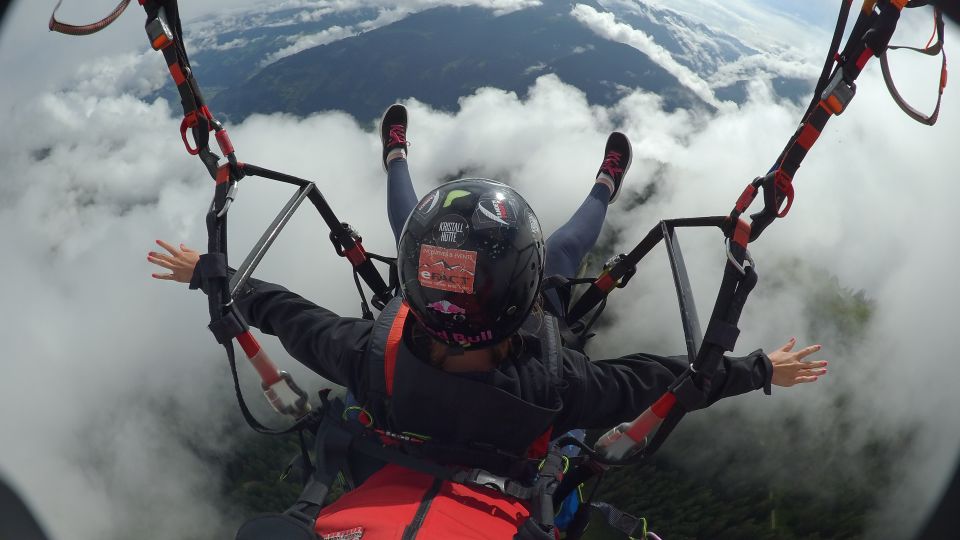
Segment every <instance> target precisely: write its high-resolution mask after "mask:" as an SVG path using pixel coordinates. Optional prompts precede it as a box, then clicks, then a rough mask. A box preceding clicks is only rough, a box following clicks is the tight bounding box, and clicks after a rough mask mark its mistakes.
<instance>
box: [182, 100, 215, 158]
mask: <svg viewBox="0 0 960 540" xmlns="http://www.w3.org/2000/svg"><path fill="white" fill-rule="evenodd" d="M198 114H202V115H203V117H204V118H206V119H207V120H213V115H212V114H210V109H208V108H207V106H206V105H204V106H203V107H200V108H199V109H196V110H193V111H190V112H189V113H187V114H186V115H184V117H183V120H181V121H180V138H181V139H183V146H185V147H186V148H187V153H188V154H190V155H191V156H195V155H197V154H199V153H200V148H194V147H192V146H190V142H189V141H187V130H188V129H193V128H194V127H196V126H197V124H199V123H200V119H199V118H198ZM210 129H212V124H211V128H210Z"/></svg>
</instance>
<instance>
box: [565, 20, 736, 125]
mask: <svg viewBox="0 0 960 540" xmlns="http://www.w3.org/2000/svg"><path fill="white" fill-rule="evenodd" d="M570 14H571V15H572V16H573V17H574V18H576V19H577V20H578V21H580V22H581V23H583V24H584V25H585V26H586V27H587V28H590V29H591V30H593V31H594V32H595V33H596V34H597V35H599V36H601V37H604V38H607V39H610V40H613V41H617V42H620V43H625V44H627V45H630V46H631V47H633V48H635V49H637V50H638V51H640V52H642V53H644V54H646V55H647V56H649V57H650V59H651V60H653V61H654V62H656V63H657V64H659V65H660V67H662V68H663V69H665V70H667V72H669V73H670V74H671V75H673V76H674V77H676V78H677V79H678V80H679V81H680V83H681V84H683V85H684V86H685V87H687V88H689V89H690V90H691V91H693V93H695V94H696V95H697V96H698V97H699V98H700V99H702V100H703V101H705V102H707V103H709V104H710V105H713V106H714V107H717V108H721V107H729V106H730V104H725V102H721V101H720V100H718V99H717V96H715V95H714V93H713V90H712V89H711V88H710V85H709V84H707V82H706V81H704V80H703V79H702V78H701V77H700V76H699V75H697V74H696V73H694V72H693V71H692V70H691V69H690V68H688V67H686V66H684V65H683V64H681V63H679V62H677V61H676V60H675V59H674V58H673V56H672V55H671V54H670V52H669V51H667V50H666V49H664V48H663V47H662V46H661V45H658V44H657V43H656V42H655V41H654V40H653V38H651V37H650V36H649V35H647V34H646V33H644V32H643V31H641V30H637V29H636V28H633V27H632V26H630V25H628V24H625V23H622V22H617V21H616V18H615V17H614V15H613V14H612V13H601V12H599V11H597V10H596V9H594V8H593V7H591V6H588V5H585V4H577V5H575V6H574V7H573V9H572V10H571V12H570Z"/></svg>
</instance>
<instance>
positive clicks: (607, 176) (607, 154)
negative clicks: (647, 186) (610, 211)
mask: <svg viewBox="0 0 960 540" xmlns="http://www.w3.org/2000/svg"><path fill="white" fill-rule="evenodd" d="M603 152H604V158H603V164H602V165H600V170H599V171H597V181H598V182H603V183H604V184H606V185H607V186H608V187H609V188H610V202H613V201H615V200H617V195H619V194H620V186H621V185H623V177H624V176H625V175H626V174H627V170H628V169H630V160H631V159H632V158H633V151H632V150H631V148H630V139H627V136H626V135H624V134H623V133H620V132H617V131H614V132H613V133H611V134H610V137H608V138H607V147H606V148H605V149H604V150H603Z"/></svg>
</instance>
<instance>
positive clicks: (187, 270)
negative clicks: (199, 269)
mask: <svg viewBox="0 0 960 540" xmlns="http://www.w3.org/2000/svg"><path fill="white" fill-rule="evenodd" d="M157 245H159V246H160V247H162V248H163V249H165V250H167V252H169V253H170V254H169V255H167V254H164V253H157V252H155V251H151V252H150V253H147V260H148V261H150V262H152V263H153V264H155V265H157V266H162V267H163V268H166V269H167V270H170V272H171V273H169V274H156V273H155V274H151V276H152V277H154V278H155V279H165V280H170V281H179V282H180V283H190V278H191V277H193V269H194V267H196V266H197V261H198V260H200V254H199V253H197V252H196V251H194V250H192V249H190V248H188V247H187V246H185V245H183V244H180V249H177V248H175V247H173V246H171V245H170V244H168V243H166V242H164V241H163V240H157Z"/></svg>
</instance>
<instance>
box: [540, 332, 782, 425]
mask: <svg viewBox="0 0 960 540" xmlns="http://www.w3.org/2000/svg"><path fill="white" fill-rule="evenodd" d="M564 353H565V354H564V379H565V383H566V384H565V388H564V391H563V393H564V395H563V400H564V411H563V414H562V415H561V418H560V419H558V422H557V425H555V429H556V430H557V431H558V432H565V431H567V430H569V429H574V428H586V429H596V428H609V427H612V426H615V425H617V424H619V423H621V422H626V421H629V420H632V419H634V418H636V417H637V416H638V415H639V414H640V413H642V412H643V411H644V410H645V409H646V408H647V407H649V406H650V405H651V404H652V403H653V402H654V401H655V400H656V399H657V398H659V397H660V396H661V395H663V393H664V392H666V390H667V387H668V386H670V384H671V383H672V382H673V381H674V380H675V379H676V378H677V377H678V376H679V375H680V374H681V373H683V371H684V370H685V369H686V368H687V358H686V357H685V356H657V355H652V354H643V353H638V354H632V355H629V356H624V357H622V358H616V359H613V360H598V361H596V362H591V361H590V359H588V358H587V357H585V356H583V355H581V354H577V353H575V352H573V351H570V350H569V349H564ZM772 375H773V369H772V366H771V365H770V360H769V359H768V358H767V355H765V354H764V353H763V351H760V350H757V351H754V352H753V353H751V354H749V355H748V356H745V357H742V358H736V357H728V356H724V357H723V363H722V364H721V365H720V366H719V368H718V369H717V373H716V375H714V377H713V379H712V384H711V385H710V392H709V395H708V396H707V402H706V403H705V404H704V405H703V406H704V407H706V406H708V405H710V404H712V403H714V402H716V401H717V400H718V399H720V398H724V397H730V396H736V395H739V394H743V393H746V392H749V391H751V390H756V389H759V388H764V389H765V390H766V392H767V393H769V388H770V378H771V376H772Z"/></svg>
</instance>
